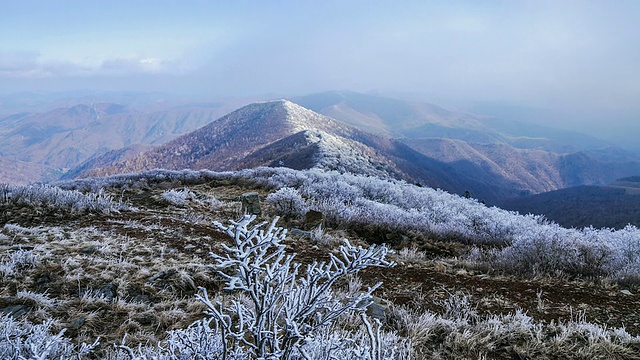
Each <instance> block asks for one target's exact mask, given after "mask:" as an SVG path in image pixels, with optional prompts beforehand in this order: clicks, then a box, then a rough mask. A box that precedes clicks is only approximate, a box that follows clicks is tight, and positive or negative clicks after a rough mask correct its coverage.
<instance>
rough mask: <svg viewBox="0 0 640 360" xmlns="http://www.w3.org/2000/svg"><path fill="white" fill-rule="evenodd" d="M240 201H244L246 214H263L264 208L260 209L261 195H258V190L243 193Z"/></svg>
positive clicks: (243, 205)
mask: <svg viewBox="0 0 640 360" xmlns="http://www.w3.org/2000/svg"><path fill="white" fill-rule="evenodd" d="M240 201H242V212H244V213H245V214H248V215H258V216H260V214H262V210H261V209H260V195H258V193H257V192H248V193H244V194H242V196H240Z"/></svg>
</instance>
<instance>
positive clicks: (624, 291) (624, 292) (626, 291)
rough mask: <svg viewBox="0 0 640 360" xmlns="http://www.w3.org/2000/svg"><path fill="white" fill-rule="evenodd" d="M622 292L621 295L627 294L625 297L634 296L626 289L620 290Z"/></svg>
mask: <svg viewBox="0 0 640 360" xmlns="http://www.w3.org/2000/svg"><path fill="white" fill-rule="evenodd" d="M620 292H621V293H623V294H625V295H633V294H632V293H631V291H629V290H626V289H625V290H620Z"/></svg>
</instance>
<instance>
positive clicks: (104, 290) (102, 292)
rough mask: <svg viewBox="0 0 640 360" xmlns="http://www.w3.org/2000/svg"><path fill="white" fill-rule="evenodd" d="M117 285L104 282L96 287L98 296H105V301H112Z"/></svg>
mask: <svg viewBox="0 0 640 360" xmlns="http://www.w3.org/2000/svg"><path fill="white" fill-rule="evenodd" d="M117 289H118V287H117V286H116V285H115V284H111V283H109V284H106V285H103V286H101V287H100V288H98V290H97V293H98V296H100V297H103V298H105V299H106V300H107V301H113V299H114V298H115V297H116V290H117Z"/></svg>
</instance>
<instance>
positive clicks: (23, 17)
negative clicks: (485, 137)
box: [0, 0, 640, 138]
mask: <svg viewBox="0 0 640 360" xmlns="http://www.w3.org/2000/svg"><path fill="white" fill-rule="evenodd" d="M2 7H3V9H2V12H0V34H1V35H0V41H1V42H2V44H3V45H2V47H1V48H0V93H5V94H6V93H15V92H23V91H27V92H29V91H34V92H41V91H47V92H63V91H77V90H83V89H86V90H91V91H116V92H120V91H134V92H135V91H139V92H149V91H158V92H167V93H172V94H177V95H179V96H184V97H193V98H198V99H216V98H221V97H250V96H262V95H263V94H278V95H283V96H293V95H302V94H308V93H314V92H320V91H327V90H340V89H348V90H353V91H359V92H367V93H369V92H376V93H380V94H404V95H405V97H411V98H415V99H420V100H423V101H429V102H434V103H436V104H445V105H446V104H454V105H460V106H461V107H462V108H466V109H473V108H476V109H477V108H481V107H482V106H485V105H486V104H494V105H499V106H506V107H510V108H511V109H515V108H522V109H550V110H552V111H556V113H555V114H556V115H555V117H552V118H553V119H540V120H539V121H540V123H542V124H548V125H549V124H553V125H555V126H558V127H563V128H576V127H577V128H581V129H582V130H583V131H585V132H590V133H601V134H606V133H607V131H608V132H610V133H611V134H612V136H613V137H614V138H615V137H617V136H625V135H626V136H627V137H628V136H629V131H628V129H629V128H631V129H634V130H635V129H638V130H640V126H639V125H637V123H638V121H637V119H638V118H639V116H638V115H639V114H640V104H639V103H638V101H637V99H638V98H640V71H639V69H638V64H640V47H639V46H637V39H638V38H640V25H638V22H637V19H638V18H639V17H640V2H635V1H616V2H605V1H535V2H532V1H488V2H477V1H456V2H436V1H409V2H402V3H395V2H371V1H326V2H322V3H318V2H314V3H307V2H296V1H279V2H259V1H238V2H207V1H190V2H175V1H168V0H167V1H153V2H152V1H139V2H128V3H124V2H112V1H92V2H85V1H77V0H76V1H64V2H50V1H44V0H40V1H20V2H8V3H5V4H3V6H2ZM478 104H480V105H478ZM485 107H486V106H485ZM562 114H574V115H566V116H565V117H563V116H564V115H562ZM603 114H604V115H603ZM529 115H530V114H529ZM603 117H604V118H603ZM636 133H637V132H636ZM609 138H611V136H609Z"/></svg>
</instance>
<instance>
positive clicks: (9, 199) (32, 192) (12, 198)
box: [0, 184, 133, 213]
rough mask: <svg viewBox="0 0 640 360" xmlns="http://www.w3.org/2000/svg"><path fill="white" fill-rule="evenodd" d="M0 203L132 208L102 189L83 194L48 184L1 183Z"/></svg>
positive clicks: (81, 208) (86, 209)
mask: <svg viewBox="0 0 640 360" xmlns="http://www.w3.org/2000/svg"><path fill="white" fill-rule="evenodd" d="M0 205H28V206H34V207H47V208H51V209H64V210H68V211H72V212H102V213H111V212H119V211H121V210H133V209H132V208H131V207H129V206H127V205H126V204H124V203H123V202H122V201H121V200H120V201H116V200H114V198H113V196H111V195H109V194H106V193H105V192H104V191H103V190H102V189H100V190H98V191H97V192H90V193H86V194H84V193H81V192H79V191H76V190H63V189H61V188H59V187H56V186H49V185H6V184H5V185H2V186H0Z"/></svg>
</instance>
